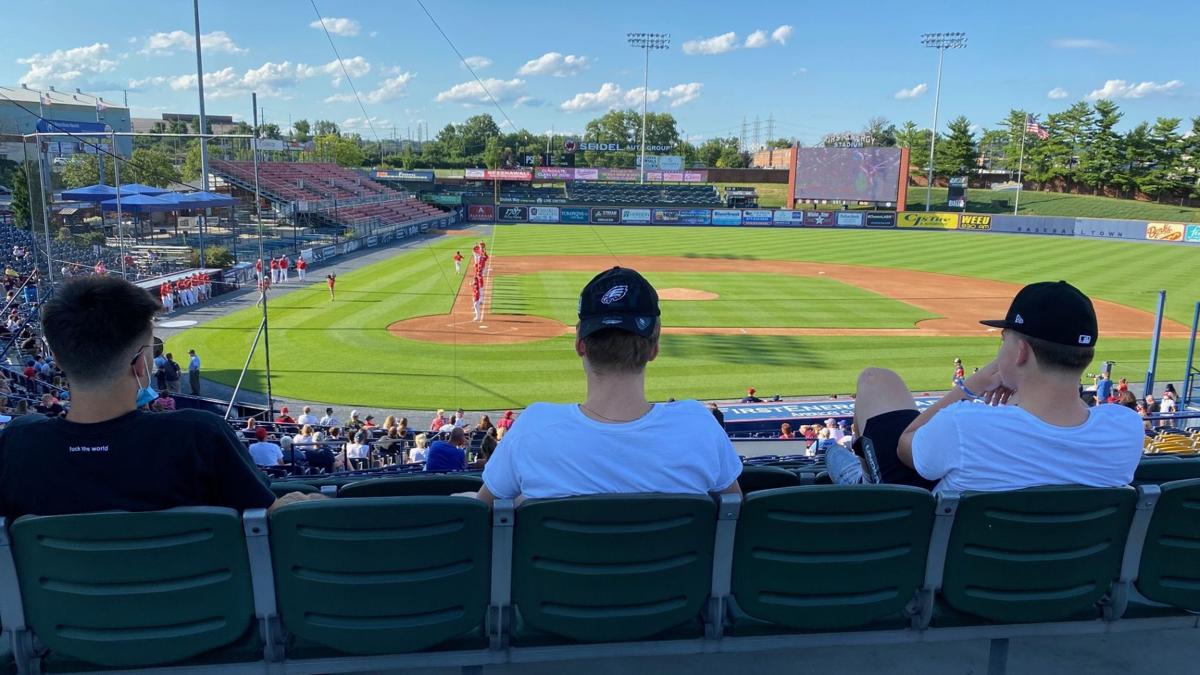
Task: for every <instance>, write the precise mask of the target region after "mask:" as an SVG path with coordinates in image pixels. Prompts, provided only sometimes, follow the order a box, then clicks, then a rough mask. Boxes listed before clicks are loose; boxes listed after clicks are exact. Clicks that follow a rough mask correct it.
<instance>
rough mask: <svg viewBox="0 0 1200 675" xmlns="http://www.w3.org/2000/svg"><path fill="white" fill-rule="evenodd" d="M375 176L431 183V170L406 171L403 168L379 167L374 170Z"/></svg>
mask: <svg viewBox="0 0 1200 675" xmlns="http://www.w3.org/2000/svg"><path fill="white" fill-rule="evenodd" d="M375 177H376V178H387V179H389V180H402V181H407V182H409V183H432V182H433V172H432V171H428V170H427V171H406V170H404V169H379V170H376V171H375Z"/></svg>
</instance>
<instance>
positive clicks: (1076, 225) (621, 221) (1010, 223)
mask: <svg viewBox="0 0 1200 675" xmlns="http://www.w3.org/2000/svg"><path fill="white" fill-rule="evenodd" d="M467 219H468V220H469V221H471V222H487V223H492V222H498V223H547V224H551V223H558V224H568V225H688V226H714V227H787V228H822V229H830V228H854V229H897V228H898V229H911V230H966V231H971V232H1005V233H1013V234H1038V235H1045V236H1056V237H1086V238H1089V239H1123V240H1129V241H1153V242H1159V243H1175V244H1200V224H1195V223H1176V222H1165V221H1144V220H1113V219H1104V218H1064V217H1057V216H1014V215H1007V214H973V213H957V212H953V213H950V212H941V211H930V212H925V211H902V212H899V213H897V212H895V211H827V210H804V211H802V210H798V209H712V208H683V207H678V208H677V207H657V206H592V205H583V204H558V205H554V206H546V205H540V204H503V205H498V206H492V205H490V204H489V205H472V206H470V207H469V209H468V212H467Z"/></svg>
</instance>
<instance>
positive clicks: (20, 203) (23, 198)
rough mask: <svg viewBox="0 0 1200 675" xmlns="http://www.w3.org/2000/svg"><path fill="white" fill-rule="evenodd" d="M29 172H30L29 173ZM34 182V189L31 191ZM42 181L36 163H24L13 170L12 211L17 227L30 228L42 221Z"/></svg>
mask: <svg viewBox="0 0 1200 675" xmlns="http://www.w3.org/2000/svg"><path fill="white" fill-rule="evenodd" d="M27 172H28V173H27ZM31 183H32V187H33V191H32V192H30V184H31ZM41 190H42V181H41V177H40V176H39V175H38V170H37V166H36V165H35V164H32V163H30V164H23V165H21V166H18V167H17V170H16V171H15V172H13V179H12V191H13V194H12V211H13V218H14V219H15V220H16V223H17V227H19V228H22V229H25V230H28V229H30V228H31V227H34V226H39V225H41V223H42V201H41V200H42V192H41Z"/></svg>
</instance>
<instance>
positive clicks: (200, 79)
mask: <svg viewBox="0 0 1200 675" xmlns="http://www.w3.org/2000/svg"><path fill="white" fill-rule="evenodd" d="M192 18H193V19H194V21H195V26H196V89H197V90H198V91H199V93H200V118H199V120H198V121H199V124H200V128H199V129H197V131H198V132H199V133H200V189H202V190H204V191H205V192H208V148H206V147H205V146H206V145H207V140H208V139H207V138H205V136H204V132H205V130H206V129H207V127H206V125H205V123H204V61H203V59H202V57H201V55H200V0H192ZM205 220H206V219H205V213H204V212H203V211H201V212H200V227H199V230H200V232H199V235H200V256H199V261H200V267H205V264H204V263H205V260H204V229H205V226H206V225H207V223H206V222H205Z"/></svg>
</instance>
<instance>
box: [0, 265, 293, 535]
mask: <svg viewBox="0 0 1200 675" xmlns="http://www.w3.org/2000/svg"><path fill="white" fill-rule="evenodd" d="M159 309H160V305H159V304H158V302H157V301H156V300H154V299H153V298H152V297H151V296H150V295H149V294H148V293H146V292H145V291H144V290H142V289H140V288H138V287H136V286H134V285H133V284H131V283H129V282H127V281H125V280H124V279H121V278H118V277H109V276H95V277H83V278H80V279H76V280H71V281H69V282H67V283H64V284H62V285H60V286H59V287H58V288H57V289H56V291H55V294H54V297H53V298H51V299H50V300H48V301H47V302H46V304H45V305H44V306H43V308H42V328H43V331H44V334H45V337H46V340H47V341H48V342H49V344H50V346H51V348H52V349H53V351H54V353H55V354H56V355H57V357H58V360H59V363H60V365H61V366H62V368H63V370H65V371H66V373H67V375H68V376H69V377H70V379H71V387H72V391H73V393H72V403H71V410H70V411H69V412H68V413H67V415H66V416H65V417H58V418H47V417H43V416H40V415H27V416H25V417H23V418H20V419H17V420H14V421H13V422H12V423H11V424H9V425H8V427H7V428H6V429H5V430H4V433H3V434H0V514H2V515H4V516H5V517H7V518H9V519H10V520H11V519H15V518H17V517H19V516H21V515H24V514H38V515H56V514H66V513H84V512H92V511H110V510H123V511H149V510H158V509H166V508H170V507H174V506H186V505H211V506H226V507H232V508H235V509H248V508H256V507H267V506H270V505H271V504H272V503H273V502H274V496H273V495H272V494H271V491H270V490H269V489H267V484H266V479H265V478H264V477H263V476H262V475H261V474H260V473H259V472H258V471H257V470H256V469H255V468H254V465H253V463H252V462H251V460H250V457H249V454H248V453H247V452H246V449H245V448H244V446H242V444H241V442H240V441H239V440H238V438H237V436H236V435H235V434H234V432H233V430H232V429H230V428H229V425H228V424H227V423H226V422H225V421H224V420H222V419H221V418H220V417H218V416H216V415H213V414H212V413H207V412H202V411H198V410H180V411H177V412H167V413H161V414H147V413H144V412H140V411H139V410H138V409H139V408H142V407H144V406H146V405H147V404H149V403H150V402H151V401H153V400H154V399H155V398H156V392H155V391H154V390H153V389H152V388H151V387H150V375H151V368H150V358H151V353H152V350H153V344H154V342H153V328H154V325H153V321H152V320H153V318H154V315H155V313H156V312H158V310H159Z"/></svg>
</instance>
